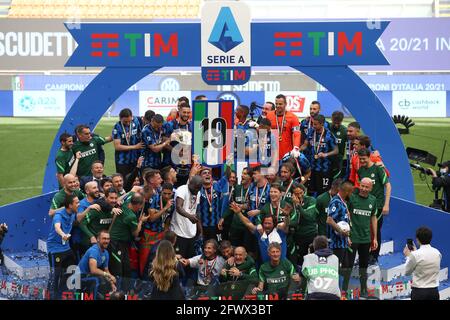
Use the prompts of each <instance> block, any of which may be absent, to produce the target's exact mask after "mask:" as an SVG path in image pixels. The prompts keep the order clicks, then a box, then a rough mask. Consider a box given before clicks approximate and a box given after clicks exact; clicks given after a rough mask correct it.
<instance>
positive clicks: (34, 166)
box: [0, 118, 450, 205]
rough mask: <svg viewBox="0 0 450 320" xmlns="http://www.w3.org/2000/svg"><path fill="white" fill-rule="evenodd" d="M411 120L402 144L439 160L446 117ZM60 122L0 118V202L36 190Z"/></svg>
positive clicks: (109, 165)
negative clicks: (427, 153) (429, 153)
mask: <svg viewBox="0 0 450 320" xmlns="http://www.w3.org/2000/svg"><path fill="white" fill-rule="evenodd" d="M117 120H118V119H117V118H103V119H102V120H101V121H100V123H99V125H98V126H97V128H96V130H95V132H96V133H98V134H100V135H103V136H107V135H110V134H111V130H112V127H113V124H114V123H115V122H116V121H117ZM346 120H347V119H346ZM413 120H414V122H415V123H416V125H415V126H413V127H412V128H411V129H410V130H411V133H410V134H409V135H403V136H402V139H403V142H404V144H405V146H406V147H413V148H418V149H423V150H427V151H429V152H431V153H432V154H434V155H436V156H437V157H438V161H439V162H440V160H441V154H442V149H443V147H444V143H445V140H446V139H447V140H450V118H443V119H436V118H427V119H425V118H421V119H413ZM61 122H62V118H0V136H1V139H0V150H1V151H0V152H1V161H0V205H4V204H8V203H11V202H16V201H20V200H23V199H27V198H29V197H32V196H36V195H39V194H40V192H41V188H42V180H43V177H44V169H45V165H46V161H47V157H48V154H49V150H50V146H51V143H52V141H53V139H54V136H55V134H56V132H57V130H58V128H59V125H60V124H61ZM345 122H346V123H348V122H349V120H347V121H345ZM449 144H450V141H449V142H448V143H447V146H446V150H445V153H444V159H443V161H446V160H450V145H449ZM105 152H106V164H105V165H106V167H105V172H106V174H112V173H113V172H114V147H113V145H112V143H110V144H107V145H106V146H105ZM435 169H436V170H437V167H436V168H435ZM413 176H414V186H415V191H416V200H417V202H418V203H420V204H424V205H429V204H430V203H431V202H432V200H433V197H434V193H433V192H431V191H430V190H429V189H428V186H427V181H428V183H429V184H430V185H431V179H430V177H427V178H426V179H425V180H422V179H421V177H420V176H419V174H418V172H417V171H413Z"/></svg>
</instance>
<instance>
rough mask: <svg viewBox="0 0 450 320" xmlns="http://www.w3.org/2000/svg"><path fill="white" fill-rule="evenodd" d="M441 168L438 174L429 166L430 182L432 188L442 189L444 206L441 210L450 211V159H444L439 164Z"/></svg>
mask: <svg viewBox="0 0 450 320" xmlns="http://www.w3.org/2000/svg"><path fill="white" fill-rule="evenodd" d="M440 167H441V169H440V170H439V176H438V174H437V173H436V171H434V170H433V169H431V168H429V169H428V170H429V172H431V176H432V177H433V178H432V180H431V183H432V184H433V190H439V188H443V189H444V197H443V198H444V199H443V200H444V207H443V210H444V211H447V212H450V203H449V200H450V172H449V171H450V170H449V167H450V161H446V162H444V163H442V164H441V166H440Z"/></svg>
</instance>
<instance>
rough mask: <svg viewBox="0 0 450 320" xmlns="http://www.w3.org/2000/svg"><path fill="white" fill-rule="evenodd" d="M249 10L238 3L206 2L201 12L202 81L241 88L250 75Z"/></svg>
mask: <svg viewBox="0 0 450 320" xmlns="http://www.w3.org/2000/svg"><path fill="white" fill-rule="evenodd" d="M250 42H251V41H250V10H249V9H248V7H247V6H246V5H245V4H244V3H240V2H226V3H223V2H220V3H219V2H206V3H205V5H204V7H203V11H202V78H203V80H204V81H205V82H206V83H207V84H210V85H232V84H245V83H246V82H247V81H248V80H249V79H250V75H251V70H250V68H251V52H250Z"/></svg>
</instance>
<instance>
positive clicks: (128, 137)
mask: <svg viewBox="0 0 450 320" xmlns="http://www.w3.org/2000/svg"><path fill="white" fill-rule="evenodd" d="M132 122H133V121H132ZM120 125H121V127H122V130H123V134H124V136H125V141H126V142H127V145H128V146H129V145H130V139H131V122H130V125H129V126H128V133H127V131H126V130H125V127H124V126H123V123H122V121H120Z"/></svg>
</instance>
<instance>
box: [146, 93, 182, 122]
mask: <svg viewBox="0 0 450 320" xmlns="http://www.w3.org/2000/svg"><path fill="white" fill-rule="evenodd" d="M182 96H185V97H188V98H189V99H190V98H191V91H165V92H163V91H139V114H140V115H141V116H143V115H144V113H145V112H146V111H147V110H153V111H155V113H157V114H158V113H159V114H160V115H162V116H163V117H164V119H165V118H166V117H167V116H168V115H169V113H170V110H171V109H173V108H176V107H177V100H178V98H179V97H182Z"/></svg>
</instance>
